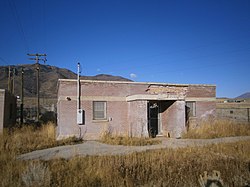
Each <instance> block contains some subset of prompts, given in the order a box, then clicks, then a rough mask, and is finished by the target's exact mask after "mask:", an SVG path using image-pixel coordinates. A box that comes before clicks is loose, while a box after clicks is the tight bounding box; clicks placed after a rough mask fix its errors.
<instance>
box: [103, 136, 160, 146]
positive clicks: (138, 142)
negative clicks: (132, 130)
mask: <svg viewBox="0 0 250 187" xmlns="http://www.w3.org/2000/svg"><path fill="white" fill-rule="evenodd" d="M100 141H101V142H102V143H106V144H111V145H128V146H145V145H156V144H160V143H161V141H160V140H157V139H152V138H144V137H141V138H139V137H128V136H111V135H104V136H102V137H101V140H100Z"/></svg>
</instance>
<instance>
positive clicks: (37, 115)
mask: <svg viewBox="0 0 250 187" xmlns="http://www.w3.org/2000/svg"><path fill="white" fill-rule="evenodd" d="M27 55H28V56H35V58H29V59H30V60H35V61H36V92H37V93H36V94H37V114H36V119H37V122H39V113H40V101H39V99H40V98H39V90H40V89H39V87H40V85H39V71H40V64H39V61H40V60H42V61H43V62H44V63H45V62H46V61H47V59H46V56H47V55H46V54H38V53H36V54H27ZM40 57H44V58H40Z"/></svg>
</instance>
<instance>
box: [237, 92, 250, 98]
mask: <svg viewBox="0 0 250 187" xmlns="http://www.w3.org/2000/svg"><path fill="white" fill-rule="evenodd" d="M236 98H237V99H250V92H247V93H244V94H242V95H240V96H238V97H236Z"/></svg>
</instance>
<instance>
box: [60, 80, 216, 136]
mask: <svg viewBox="0 0 250 187" xmlns="http://www.w3.org/2000/svg"><path fill="white" fill-rule="evenodd" d="M79 93H80V98H79V97H77V81H76V80H69V79H60V80H59V81H58V103H57V110H58V116H57V122H58V127H57V139H62V138H66V137H70V136H76V137H82V138H83V139H98V138H100V136H101V134H102V133H103V132H105V131H109V132H111V133H112V134H115V135H128V136H138V137H141V136H144V137H148V136H151V137H155V136H168V137H174V138H179V137H181V134H182V133H183V132H184V131H186V130H187V129H188V128H192V127H194V126H195V125H196V124H197V122H198V121H199V120H202V119H205V118H207V117H209V116H211V115H212V116H213V115H215V109H216V99H215V95H216V87H215V85H201V84H200V85H193V84H167V83H146V82H145V83H143V82H118V81H93V80H81V82H80V92H79ZM78 101H79V105H80V106H79V107H78V108H81V109H82V110H83V111H81V110H80V111H79V110H78V108H77V106H78V104H77V102H78ZM79 113H82V114H83V115H82V116H83V119H82V121H81V119H80V123H79ZM80 118H81V117H80Z"/></svg>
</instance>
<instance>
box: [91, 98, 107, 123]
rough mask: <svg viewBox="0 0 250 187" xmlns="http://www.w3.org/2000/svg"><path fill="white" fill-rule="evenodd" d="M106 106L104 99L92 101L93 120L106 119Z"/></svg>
mask: <svg viewBox="0 0 250 187" xmlns="http://www.w3.org/2000/svg"><path fill="white" fill-rule="evenodd" d="M106 106H107V102H106V101H94V102H93V119H94V120H103V119H107V115H106Z"/></svg>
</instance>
